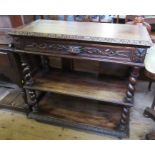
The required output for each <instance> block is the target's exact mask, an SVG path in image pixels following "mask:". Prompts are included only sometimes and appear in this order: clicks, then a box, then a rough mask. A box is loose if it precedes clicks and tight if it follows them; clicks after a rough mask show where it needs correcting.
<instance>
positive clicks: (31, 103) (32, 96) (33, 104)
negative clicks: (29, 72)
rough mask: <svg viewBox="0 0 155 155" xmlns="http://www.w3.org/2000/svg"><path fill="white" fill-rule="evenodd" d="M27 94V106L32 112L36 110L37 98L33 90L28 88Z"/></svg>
mask: <svg viewBox="0 0 155 155" xmlns="http://www.w3.org/2000/svg"><path fill="white" fill-rule="evenodd" d="M28 95H29V99H30V101H29V103H28V104H29V107H30V108H31V110H32V111H33V112H38V99H37V95H36V92H35V90H31V89H29V90H28Z"/></svg>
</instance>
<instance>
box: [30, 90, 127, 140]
mask: <svg viewBox="0 0 155 155" xmlns="http://www.w3.org/2000/svg"><path fill="white" fill-rule="evenodd" d="M39 105H40V106H39V111H38V112H37V113H36V114H35V115H34V114H33V113H30V114H29V117H30V118H35V119H37V120H39V121H46V122H48V123H56V124H59V123H60V124H62V123H63V124H64V125H65V126H68V127H78V128H79V127H80V128H81V127H82V128H83V129H86V130H90V131H95V132H98V133H102V134H111V133H112V135H115V136H117V137H120V138H123V137H126V136H127V135H128V133H127V131H126V132H125V133H124V132H119V130H118V126H119V121H120V117H121V115H120V114H121V110H122V107H121V106H111V105H109V104H106V103H104V104H102V103H101V102H96V101H92V100H88V99H80V98H76V97H68V96H64V95H58V94H49V93H48V94H47V95H46V96H45V97H44V98H43V100H41V101H40V103H39ZM111 114H113V115H111ZM36 116H38V117H36Z"/></svg>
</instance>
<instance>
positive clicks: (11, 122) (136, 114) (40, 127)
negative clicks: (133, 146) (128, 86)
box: [0, 82, 155, 140]
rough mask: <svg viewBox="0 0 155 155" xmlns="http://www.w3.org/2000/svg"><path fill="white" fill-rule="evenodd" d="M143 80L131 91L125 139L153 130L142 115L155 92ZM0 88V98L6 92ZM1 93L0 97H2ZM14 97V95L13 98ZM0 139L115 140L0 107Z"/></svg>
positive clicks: (153, 124) (154, 124) (138, 136)
mask: <svg viewBox="0 0 155 155" xmlns="http://www.w3.org/2000/svg"><path fill="white" fill-rule="evenodd" d="M147 86H148V83H147V82H138V84H137V88H136V94H135V106H134V107H133V108H132V109H131V115H130V118H131V121H130V137H129V138H126V139H144V138H145V135H146V133H148V132H150V131H152V130H154V129H155V123H154V121H153V120H151V119H149V118H145V117H144V116H143V111H144V109H145V108H146V106H150V105H151V103H152V100H153V96H154V94H155V84H153V86H152V91H150V92H148V90H147ZM4 92H5V91H2V89H0V99H2V98H3V97H4V96H5V95H6V94H7V93H6V92H5V93H4ZM2 96H3V97H2ZM16 99H18V98H16ZM0 139H32V140H33V139H85V140H88V139H90V140H96V139H100V140H104V139H117V138H115V137H110V136H107V135H99V134H96V133H92V132H85V131H80V130H73V129H69V128H63V127H59V126H54V125H48V124H44V123H40V122H37V121H35V120H32V119H28V118H27V117H26V116H25V115H24V114H23V113H20V112H15V111H12V110H6V109H3V108H1V109H0Z"/></svg>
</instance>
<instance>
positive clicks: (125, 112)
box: [119, 107, 129, 131]
mask: <svg viewBox="0 0 155 155" xmlns="http://www.w3.org/2000/svg"><path fill="white" fill-rule="evenodd" d="M128 121H129V107H123V111H122V114H121V120H120V126H119V130H121V131H125V130H126V129H127V127H128Z"/></svg>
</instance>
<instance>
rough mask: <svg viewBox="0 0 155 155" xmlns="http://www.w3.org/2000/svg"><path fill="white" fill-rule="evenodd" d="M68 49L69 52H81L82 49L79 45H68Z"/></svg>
mask: <svg viewBox="0 0 155 155" xmlns="http://www.w3.org/2000/svg"><path fill="white" fill-rule="evenodd" d="M68 51H69V53H71V54H80V53H81V52H82V50H81V48H80V47H79V46H69V49H68Z"/></svg>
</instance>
